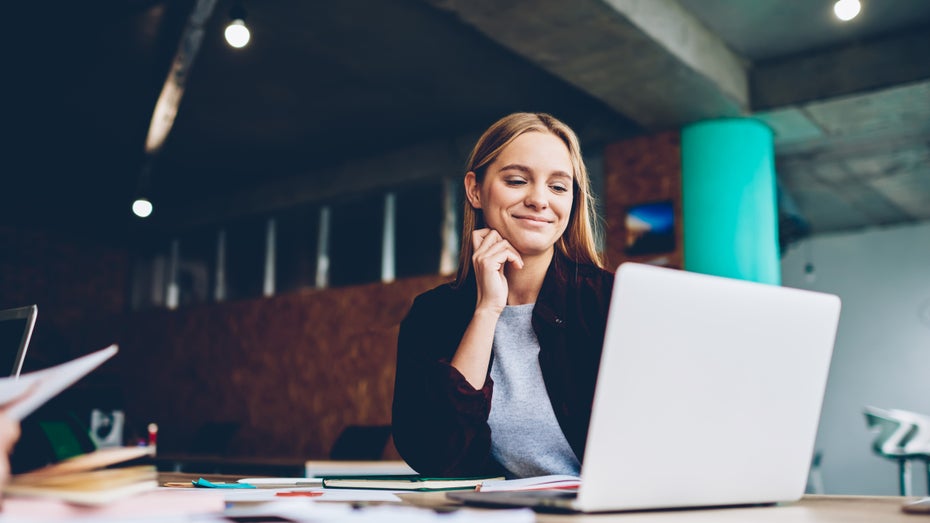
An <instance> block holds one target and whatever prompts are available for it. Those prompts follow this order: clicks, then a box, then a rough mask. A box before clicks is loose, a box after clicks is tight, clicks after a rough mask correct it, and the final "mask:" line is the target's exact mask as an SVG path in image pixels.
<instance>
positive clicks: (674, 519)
mask: <svg viewBox="0 0 930 523" xmlns="http://www.w3.org/2000/svg"><path fill="white" fill-rule="evenodd" d="M195 476H196V477H195ZM197 477H199V475H195V474H184V473H164V472H162V473H159V475H158V478H159V483H162V484H163V483H164V482H166V481H188V482H189V481H190V480H191V479H197ZM204 477H205V478H206V479H209V480H211V481H235V480H237V479H239V478H241V477H242V476H230V475H217V474H210V475H204ZM399 497H400V498H401V499H402V500H403V501H404V502H405V503H409V504H411V505H416V506H422V507H430V508H437V507H450V506H455V505H456V503H454V502H450V501H449V500H448V499H447V498H446V496H445V493H444V492H411V493H403V494H399ZM912 499H918V498H904V497H898V496H815V495H811V496H804V498H803V499H802V500H801V501H799V502H797V503H789V504H785V505H778V506H773V507H746V508H725V509H696V510H667V511H655V512H621V513H613V514H537V515H536V521H537V522H539V523H612V522H617V523H783V522H803V523H923V522H924V521H926V522H927V523H930V517H927V516H923V517H921V516H919V515H913V514H905V513H904V512H901V505H903V504H904V503H905V502H906V501H908V500H912ZM488 510H492V509H488Z"/></svg>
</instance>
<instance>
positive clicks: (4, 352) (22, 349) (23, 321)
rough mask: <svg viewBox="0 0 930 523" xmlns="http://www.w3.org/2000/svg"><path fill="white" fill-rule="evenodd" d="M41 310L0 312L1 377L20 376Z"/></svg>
mask: <svg viewBox="0 0 930 523" xmlns="http://www.w3.org/2000/svg"><path fill="white" fill-rule="evenodd" d="M38 314H39V308H38V307H36V306H35V305H29V306H27V307H17V308H15V309H5V310H0V376H6V375H7V374H6V373H7V372H9V375H10V376H13V377H17V376H19V373H20V371H22V370H23V361H24V360H25V359H26V349H28V348H29V340H30V339H32V329H33V328H34V327H35V324H36V316H37V315H38Z"/></svg>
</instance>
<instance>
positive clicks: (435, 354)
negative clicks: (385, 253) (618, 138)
mask: <svg viewBox="0 0 930 523" xmlns="http://www.w3.org/2000/svg"><path fill="white" fill-rule="evenodd" d="M612 288H613V274H611V273H609V272H607V271H604V270H602V269H600V268H598V267H594V266H590V265H580V264H576V263H574V262H572V261H570V260H568V259H567V258H565V257H564V256H561V255H559V254H558V251H556V254H555V255H554V256H553V260H552V263H551V264H550V266H549V270H548V272H547V273H546V277H545V280H544V281H543V285H542V288H541V289H540V292H539V296H538V297H537V301H536V306H535V307H534V308H533V319H532V323H533V330H534V331H535V332H536V336H537V338H538V339H539V346H540V351H539V365H540V368H541V370H542V375H543V380H544V382H545V384H546V389H547V391H548V395H549V399H550V401H551V402H552V407H553V411H554V412H555V415H556V418H557V419H558V422H559V425H560V426H561V428H562V432H563V433H564V434H565V438H566V439H567V440H568V442H569V444H570V445H571V447H572V449H573V450H574V451H575V455H576V456H577V457H578V459H579V460H582V459H583V457H584V446H585V439H586V438H587V433H588V421H589V419H590V417H591V406H592V402H593V398H594V385H595V380H596V378H597V369H598V365H599V364H600V357H601V347H602V345H603V342H604V329H605V326H606V322H607V309H608V306H609V304H610V293H611V289H612ZM476 302H477V286H476V283H475V279H474V275H473V273H472V274H471V275H470V276H469V277H468V278H467V279H466V280H465V281H464V282H463V283H462V285H460V286H458V287H457V288H456V287H454V286H453V285H452V284H446V285H441V286H439V287H436V288H435V289H432V290H430V291H428V292H425V293H423V294H421V295H420V296H418V297H417V298H416V300H414V303H413V306H412V307H411V308H410V311H409V312H408V314H407V317H406V318H405V319H404V321H403V322H402V323H401V326H400V334H399V337H398V342H397V375H396V379H395V383H394V405H393V421H392V425H393V434H394V444H395V446H396V447H397V450H398V452H400V455H401V456H402V457H403V458H404V459H405V460H406V461H407V463H408V464H410V466H411V467H413V468H414V469H415V470H416V471H417V472H419V473H421V474H424V475H429V476H474V475H484V474H501V473H503V472H504V471H503V468H502V467H501V466H500V464H498V463H497V462H496V461H495V460H494V459H493V458H492V457H491V429H490V427H489V426H488V414H489V412H490V408H491V395H492V393H493V388H494V384H493V382H492V381H491V378H490V366H489V376H488V378H487V380H486V381H485V385H484V387H483V388H482V389H481V390H476V389H475V388H474V387H472V386H471V385H470V384H469V383H468V382H467V381H466V380H465V378H464V376H462V375H461V373H459V372H458V370H456V369H455V368H454V367H452V366H451V365H450V364H449V362H450V361H451V359H452V356H453V355H454V354H455V351H456V350H457V349H458V346H459V343H460V342H461V340H462V336H463V335H464V333H465V329H466V328H467V327H468V324H469V322H470V321H471V318H472V315H473V314H474V312H475V304H476ZM492 364H493V361H492ZM527 429H528V434H531V427H528V428H527Z"/></svg>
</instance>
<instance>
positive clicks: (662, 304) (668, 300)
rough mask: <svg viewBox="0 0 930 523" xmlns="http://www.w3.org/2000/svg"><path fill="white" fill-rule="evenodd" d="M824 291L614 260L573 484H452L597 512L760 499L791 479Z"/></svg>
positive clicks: (805, 449)
mask: <svg viewBox="0 0 930 523" xmlns="http://www.w3.org/2000/svg"><path fill="white" fill-rule="evenodd" d="M839 312H840V300H839V298H838V297H836V296H833V295H829V294H822V293H816V292H810V291H804V290H798V289H789V288H784V287H778V286H774V285H765V284H760V283H752V282H746V281H741V280H733V279H728V278H720V277H716V276H707V275H702V274H696V273H690V272H685V271H679V270H674V269H668V268H662V267H655V266H650V265H644V264H634V263H625V264H622V265H621V266H620V267H619V268H618V270H617V273H616V280H615V283H614V288H613V292H612V297H611V305H610V311H609V313H608V320H607V330H606V332H605V339H604V349H603V353H602V356H601V364H600V369H599V374H598V378H597V384H596V390H595V396H594V406H593V411H592V415H591V421H590V425H589V428H588V439H587V444H586V450H585V456H584V462H583V463H582V467H581V486H580V487H579V488H578V491H577V492H564V491H562V492H559V491H529V492H455V493H448V494H447V496H448V497H449V498H452V499H456V500H459V501H463V502H465V503H470V504H478V505H486V506H488V505H492V506H493V505H501V506H533V507H536V508H542V509H550V510H569V511H580V512H608V511H623V510H648V509H667V508H690V507H708V506H729V505H752V504H771V503H775V502H782V501H794V500H797V499H799V498H800V497H801V496H802V495H803V493H804V489H805V485H806V482H807V474H808V471H809V468H810V463H811V457H812V454H813V447H814V439H815V436H816V433H817V426H818V423H819V419H820V409H821V405H822V402H823V395H824V390H825V388H826V382H827V373H828V370H829V366H830V358H831V356H832V353H833V343H834V339H835V336H836V327H837V323H838V321H839Z"/></svg>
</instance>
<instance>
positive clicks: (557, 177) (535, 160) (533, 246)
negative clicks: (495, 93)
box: [465, 131, 574, 256]
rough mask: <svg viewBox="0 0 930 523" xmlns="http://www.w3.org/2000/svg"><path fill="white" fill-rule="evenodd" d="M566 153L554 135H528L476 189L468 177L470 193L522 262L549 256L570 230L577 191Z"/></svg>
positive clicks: (515, 143) (501, 157)
mask: <svg viewBox="0 0 930 523" xmlns="http://www.w3.org/2000/svg"><path fill="white" fill-rule="evenodd" d="M573 182H574V180H573V179H572V162H571V156H570V154H569V152H568V147H566V145H565V143H564V142H562V140H561V139H560V138H558V137H557V136H555V135H554V134H551V133H544V132H532V131H531V132H527V133H524V134H522V135H520V136H519V137H517V138H516V139H515V140H514V141H513V142H511V143H510V145H508V146H507V147H505V148H504V149H503V150H502V151H501V153H500V155H499V156H498V157H497V159H496V160H495V161H494V162H493V163H491V164H490V165H489V166H488V168H487V171H486V173H485V177H484V181H483V182H482V183H481V184H480V185H478V183H477V181H476V179H475V174H474V173H473V172H469V173H468V174H466V175H465V185H466V192H467V195H468V199H469V202H470V203H471V205H472V206H473V207H474V208H475V209H481V211H482V212H483V214H484V219H485V223H486V224H487V227H489V228H491V229H494V230H496V231H497V232H498V233H500V235H501V236H502V237H503V238H504V239H506V240H508V241H509V242H510V243H511V245H513V247H514V248H515V249H516V250H517V252H519V253H520V254H521V255H524V256H533V255H539V254H544V253H547V252H550V251H551V250H552V248H553V246H554V245H555V242H556V241H558V239H559V238H560V237H561V236H562V234H563V233H564V232H565V229H566V227H568V220H569V218H570V216H571V210H572V199H573V198H574V196H573V191H572V184H573Z"/></svg>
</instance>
